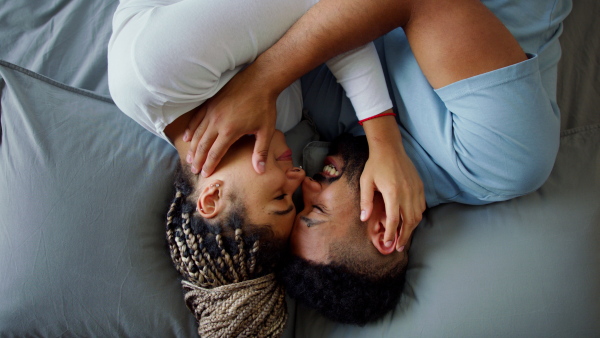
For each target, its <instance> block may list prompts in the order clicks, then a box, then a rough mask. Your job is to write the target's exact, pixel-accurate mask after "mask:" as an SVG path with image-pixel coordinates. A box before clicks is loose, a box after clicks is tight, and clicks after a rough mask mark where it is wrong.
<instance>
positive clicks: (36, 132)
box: [0, 0, 600, 337]
mask: <svg viewBox="0 0 600 338" xmlns="http://www.w3.org/2000/svg"><path fill="white" fill-rule="evenodd" d="M117 4H118V2H117V1H116V0H87V1H72V0H57V1H13V2H10V1H6V2H3V3H2V4H1V5H0V46H1V48H0V60H2V61H0V90H1V98H0V103H1V106H0V123H1V130H0V133H1V134H0V137H1V138H0V299H1V301H0V336H2V337H57V336H64V337H74V336H77V337H80V336H103V337H111V336H119V337H146V336H153V337H192V336H195V335H196V327H195V325H196V324H195V321H194V318H193V316H192V315H191V313H190V312H189V311H188V310H187V308H186V307H185V304H184V302H183V300H182V291H181V286H180V283H179V281H178V276H177V273H176V271H175V269H174V268H173V267H172V265H171V261H170V257H169V254H168V249H167V247H166V242H165V239H164V234H163V229H164V218H165V213H166V208H167V206H168V202H169V200H170V197H171V195H172V192H173V188H172V179H173V173H174V169H175V166H176V161H177V157H176V153H175V151H174V149H172V148H171V147H170V146H169V145H168V144H167V143H166V142H165V141H163V140H161V139H159V138H157V137H155V136H153V135H152V134H150V133H149V132H147V131H146V130H144V129H143V128H141V127H140V126H138V125H137V124H136V123H135V122H133V121H132V120H130V119H129V118H128V117H126V116H125V115H124V114H122V113H121V112H119V110H118V109H117V108H116V106H115V105H114V103H113V102H112V100H111V98H110V96H109V93H108V86H107V76H106V46H107V43H108V38H109V36H110V33H111V17H112V13H113V12H114V10H115V8H116V6H117ZM598 15H600V3H598V2H597V1H594V0H578V1H575V3H574V6H573V9H572V12H571V14H570V15H569V17H568V18H567V20H566V21H565V24H564V33H563V35H562V36H561V43H562V46H563V58H562V60H561V63H560V64H559V83H558V102H559V105H560V107H561V110H562V117H561V122H562V127H561V130H562V132H561V146H560V150H559V154H558V158H557V160H556V164H555V167H554V169H553V171H552V174H551V175H550V178H549V179H548V181H547V182H546V183H545V184H544V185H543V186H542V187H541V188H540V189H539V190H538V191H536V192H534V193H531V194H529V195H526V196H523V197H520V198H517V199H514V200H511V201H507V202H502V203H495V204H492V205H488V206H483V207H481V206H479V207H470V206H465V205H458V204H448V205H442V206H438V207H435V208H433V209H430V210H428V211H427V212H426V214H425V217H424V220H423V222H422V223H421V224H420V226H419V228H418V229H417V231H416V232H415V235H414V238H413V244H412V247H411V250H410V263H409V267H408V272H407V286H406V288H405V290H404V294H403V297H402V300H401V302H400V304H399V305H398V306H397V308H396V309H395V310H394V311H393V312H391V313H389V314H387V315H386V316H385V317H384V318H382V319H380V320H378V321H377V322H374V323H371V324H368V325H366V326H364V327H358V326H352V325H340V324H336V323H333V322H330V321H328V320H326V319H324V318H323V317H321V316H320V315H318V314H317V313H315V312H314V311H311V310H308V309H306V308H304V307H302V306H301V305H299V304H296V303H295V302H294V301H292V300H289V301H288V309H289V313H290V316H289V320H288V323H287V327H286V331H285V334H284V336H286V337H350V336H351V337H417V336H418V337H442V336H444V337H470V336H471V337H481V336H486V337H489V336H498V337H506V336H510V337H519V336H527V337H532V336H543V337H566V336H569V337H592V336H598V335H600V245H599V243H600V146H599V145H600V114H599V112H598V107H600V80H599V79H600V68H599V67H598V66H599V65H600V35H599V32H600V23H599V22H598V21H597V20H596V18H597V17H598ZM305 127H306V126H305V125H303V126H300V127H299V128H305ZM287 137H288V138H289V139H290V142H291V143H294V144H296V143H301V141H303V140H301V139H306V133H305V132H304V130H303V129H296V130H293V131H292V132H290V133H289V134H288V135H287Z"/></svg>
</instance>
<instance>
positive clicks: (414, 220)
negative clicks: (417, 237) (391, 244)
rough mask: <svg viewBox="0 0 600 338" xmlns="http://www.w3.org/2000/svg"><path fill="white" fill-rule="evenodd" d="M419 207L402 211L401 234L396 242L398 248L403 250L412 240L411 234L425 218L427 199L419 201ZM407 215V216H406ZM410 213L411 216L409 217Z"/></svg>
mask: <svg viewBox="0 0 600 338" xmlns="http://www.w3.org/2000/svg"><path fill="white" fill-rule="evenodd" d="M417 205H418V206H417V207H416V208H414V209H408V210H407V212H406V213H402V227H401V228H400V234H399V236H398V242H397V243H396V250H398V251H400V252H401V251H403V250H404V247H405V246H406V244H407V243H408V241H409V240H410V236H411V235H412V233H413V231H414V230H415V228H416V227H417V225H419V223H420V222H421V219H423V211H424V210H425V199H424V198H423V199H422V201H421V200H418V201H417ZM405 215H406V216H405ZM409 215H410V217H408V216H409Z"/></svg>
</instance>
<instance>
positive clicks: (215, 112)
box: [183, 69, 278, 177]
mask: <svg viewBox="0 0 600 338" xmlns="http://www.w3.org/2000/svg"><path fill="white" fill-rule="evenodd" d="M247 70H248V69H246V70H244V71H241V72H240V73H238V74H237V75H236V76H234V77H233V78H232V79H231V81H229V82H228V83H227V84H226V85H225V86H224V87H223V88H222V89H221V90H220V91H219V92H218V93H217V94H216V95H215V96H213V97H212V98H211V99H209V100H208V101H206V102H205V103H204V104H203V105H202V106H201V107H200V108H199V109H198V111H197V112H196V113H195V114H194V116H193V117H192V119H191V120H190V123H189V125H188V128H187V129H186V131H185V134H184V136H183V140H184V141H186V142H191V144H190V150H189V152H188V155H187V162H188V163H190V164H191V168H192V172H193V173H195V174H197V173H199V172H201V173H202V175H203V176H205V177H206V176H209V175H211V174H212V173H213V171H214V170H215V168H216V167H217V165H218V164H219V162H220V161H221V159H222V158H223V156H224V155H225V153H226V152H227V150H228V149H229V147H230V146H231V145H232V144H233V143H235V141H237V140H238V139H240V138H241V137H242V136H244V135H248V134H253V135H255V137H256V143H255V144H254V152H253V154H252V164H253V166H254V170H256V172H257V173H259V174H260V173H263V172H264V171H265V163H266V160H267V154H268V152H269V145H270V143H271V138H272V137H273V133H274V132H275V121H276V118H277V110H276V106H275V102H276V99H277V95H278V93H273V92H270V91H269V90H267V87H266V86H261V85H259V84H255V83H254V82H255V81H256V78H253V74H251V72H248V71H247Z"/></svg>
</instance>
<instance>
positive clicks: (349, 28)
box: [249, 0, 409, 94]
mask: <svg viewBox="0 0 600 338" xmlns="http://www.w3.org/2000/svg"><path fill="white" fill-rule="evenodd" d="M408 7H409V1H398V0H322V1H320V2H319V3H317V4H316V5H314V6H313V7H312V8H311V9H310V10H309V11H308V12H307V13H306V14H305V15H304V16H302V17H301V18H300V19H299V20H298V21H297V22H296V23H295V24H294V25H293V26H292V27H291V28H290V29H289V30H288V32H287V33H286V34H285V35H284V36H283V37H282V38H281V39H280V40H279V41H278V42H277V43H276V44H275V45H273V46H272V47H271V48H269V49H268V50H267V51H265V52H264V53H263V54H261V55H260V56H259V57H258V58H257V60H256V61H255V62H254V63H253V64H252V65H251V67H249V68H250V69H249V71H252V73H253V74H255V76H258V77H260V78H261V79H262V80H263V81H264V82H263V83H265V85H267V86H268V87H269V89H270V90H272V91H273V92H274V94H277V93H279V92H281V91H282V90H283V89H284V88H285V87H287V86H289V85H290V84H291V83H292V82H293V81H294V80H296V79H298V78H299V77H301V76H302V75H304V74H306V73H307V72H308V71H310V70H311V69H313V68H315V67H316V66H318V65H320V64H322V63H324V62H325V61H327V60H329V59H331V58H332V57H334V56H336V55H338V54H341V53H343V52H346V51H349V50H351V49H354V48H357V47H359V46H361V45H364V44H365V43H367V42H369V41H372V40H374V39H375V38H377V37H379V36H381V35H383V34H384V33H386V32H388V31H390V30H392V29H393V28H395V27H398V26H400V25H402V24H403V22H405V21H406V20H408V14H407V13H409V11H408V10H407V8H408Z"/></svg>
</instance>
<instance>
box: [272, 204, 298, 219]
mask: <svg viewBox="0 0 600 338" xmlns="http://www.w3.org/2000/svg"><path fill="white" fill-rule="evenodd" d="M292 210H294V205H293V204H291V205H290V207H289V208H287V209H285V210H276V211H273V212H272V213H271V214H272V215H277V216H283V215H287V214H289V213H290V212H291V211H292Z"/></svg>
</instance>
